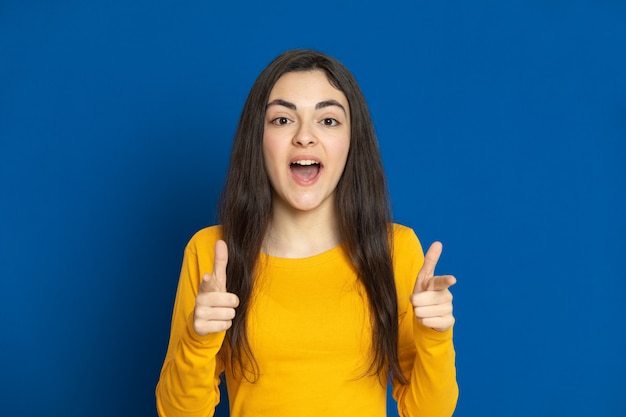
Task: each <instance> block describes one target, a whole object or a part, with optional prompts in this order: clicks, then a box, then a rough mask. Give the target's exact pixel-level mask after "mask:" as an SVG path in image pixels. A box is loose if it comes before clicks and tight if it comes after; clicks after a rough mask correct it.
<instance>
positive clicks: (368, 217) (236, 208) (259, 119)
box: [219, 50, 406, 383]
mask: <svg viewBox="0 0 626 417" xmlns="http://www.w3.org/2000/svg"><path fill="white" fill-rule="evenodd" d="M312 70H321V71H323V72H324V73H325V74H326V76H327V77H328V80H329V82H330V83H331V84H332V85H333V86H334V87H335V88H337V89H339V90H341V91H342V92H343V93H344V94H345V96H346V98H347V99H348V103H349V105H350V126H351V132H350V149H349V153H348V158H347V161H346V166H345V169H344V172H343V175H342V177H341V179H340V180H339V183H338V184H337V189H336V193H335V195H336V198H335V202H336V207H335V210H336V213H337V219H338V225H339V234H340V239H341V242H342V245H343V247H344V250H345V252H346V253H347V254H348V256H349V258H350V260H351V261H352V263H353V266H354V268H355V270H356V271H357V274H358V276H359V279H360V280H361V282H362V284H363V287H364V288H365V290H366V293H367V297H368V299H369V304H370V311H371V317H372V329H373V334H372V348H373V352H372V354H373V355H372V363H371V365H370V369H369V373H371V374H378V375H379V376H380V375H382V374H383V373H386V372H391V374H392V376H393V377H394V378H395V379H396V380H398V381H400V382H402V383H405V382H406V380H405V378H404V376H403V375H402V372H401V370H400V365H399V361H398V310H397V306H398V300H397V294H396V287H395V281H394V276H393V265H392V260H391V251H392V248H391V243H392V239H391V234H390V233H391V232H390V230H391V229H390V225H391V209H390V204H389V198H388V193H387V184H386V180H385V174H384V171H383V165H382V159H381V157H380V151H379V149H378V142H377V140H376V135H375V132H374V127H373V123H372V120H371V116H370V114H369V110H368V108H367V103H366V101H365V98H364V96H363V93H362V92H361V89H360V88H359V86H358V84H357V82H356V80H355V79H354V77H353V75H352V74H351V73H350V71H348V69H347V68H345V67H344V66H343V65H342V64H341V63H340V62H338V61H337V60H335V59H334V58H332V57H329V56H327V55H325V54H323V53H320V52H317V51H312V50H292V51H287V52H285V53H283V54H281V55H279V56H278V57H277V58H275V59H274V60H273V61H272V62H271V63H270V64H269V65H268V66H267V67H266V68H265V69H264V70H263V71H262V72H261V74H260V75H259V77H258V78H257V79H256V81H255V83H254V85H253V86H252V88H251V90H250V93H249V95H248V98H247V100H246V103H245V104H244V107H243V111H242V113H241V117H240V120H239V126H238V128H237V132H236V134H235V139H234V143H233V148H232V153H231V159H230V167H229V170H228V174H227V177H226V184H225V187H224V190H223V192H222V195H221V198H220V206H219V217H220V223H221V224H222V226H223V233H224V240H225V241H226V242H227V244H228V257H229V261H228V267H227V270H226V273H227V276H228V280H227V282H228V291H230V292H233V293H235V294H237V295H238V296H239V300H240V304H239V308H238V312H237V316H236V317H235V319H234V320H233V325H232V327H231V328H230V329H229V330H228V332H227V341H228V343H229V346H230V349H231V363H230V365H231V366H232V367H233V369H239V370H240V371H241V372H242V373H243V376H244V377H245V378H247V379H249V378H248V377H247V376H246V375H247V371H251V373H252V375H253V376H254V378H253V379H256V376H258V371H259V370H258V367H257V365H256V361H255V360H254V355H253V352H252V351H251V349H250V344H249V342H248V336H247V327H246V317H247V314H248V309H249V306H250V296H251V294H252V288H253V285H254V274H255V267H256V264H257V260H258V257H259V253H260V251H261V245H262V243H263V239H264V235H265V232H266V230H267V228H268V224H269V222H270V218H271V214H272V188H271V185H270V183H269V179H268V176H267V173H266V171H265V166H264V161H263V160H262V158H261V157H260V156H261V155H263V151H262V149H263V129H264V119H265V107H266V104H267V100H268V98H269V95H270V92H271V90H272V88H273V87H274V84H276V82H277V81H278V79H279V78H280V77H281V76H282V75H283V74H285V73H288V72H294V71H312ZM246 359H247V360H246ZM246 364H248V365H249V366H251V367H252V369H250V368H247V367H246Z"/></svg>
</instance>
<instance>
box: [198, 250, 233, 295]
mask: <svg viewBox="0 0 626 417" xmlns="http://www.w3.org/2000/svg"><path fill="white" fill-rule="evenodd" d="M227 264H228V247H227V246H226V242H224V241H223V240H218V241H217V242H215V254H214V257H213V272H212V273H211V274H204V275H203V276H202V283H201V284H200V291H204V292H226V265H227Z"/></svg>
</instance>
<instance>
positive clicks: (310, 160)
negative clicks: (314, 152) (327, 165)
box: [294, 159, 319, 165]
mask: <svg viewBox="0 0 626 417" xmlns="http://www.w3.org/2000/svg"><path fill="white" fill-rule="evenodd" d="M318 163H319V162H317V161H313V160H312V159H304V160H302V161H295V162H294V164H298V165H313V164H318Z"/></svg>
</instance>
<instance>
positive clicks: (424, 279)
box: [413, 242, 443, 294]
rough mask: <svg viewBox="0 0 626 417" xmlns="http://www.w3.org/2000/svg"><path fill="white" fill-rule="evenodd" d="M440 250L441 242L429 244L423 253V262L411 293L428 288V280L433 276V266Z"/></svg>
mask: <svg viewBox="0 0 626 417" xmlns="http://www.w3.org/2000/svg"><path fill="white" fill-rule="evenodd" d="M442 250H443V245H442V244H441V242H434V243H433V244H432V245H430V248H428V251H427V252H426V255H424V264H423V265H422V268H421V269H420V271H419V273H418V274H417V279H416V280H415V287H414V288H413V294H417V293H420V292H423V291H426V290H427V289H428V287H429V283H430V281H431V280H432V278H433V277H434V276H435V267H436V266H437V262H439V257H440V256H441V251H442Z"/></svg>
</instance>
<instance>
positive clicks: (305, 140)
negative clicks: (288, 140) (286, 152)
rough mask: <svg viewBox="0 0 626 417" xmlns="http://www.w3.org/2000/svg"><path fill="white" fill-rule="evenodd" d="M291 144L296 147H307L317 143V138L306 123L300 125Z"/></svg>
mask: <svg viewBox="0 0 626 417" xmlns="http://www.w3.org/2000/svg"><path fill="white" fill-rule="evenodd" d="M292 143H293V144H294V145H296V146H301V147H308V146H312V145H314V144H316V143H317V137H316V136H315V133H314V131H313V129H312V127H311V126H310V125H309V124H307V123H304V122H303V123H301V124H300V126H298V130H297V131H296V134H295V135H294V137H293V140H292Z"/></svg>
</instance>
